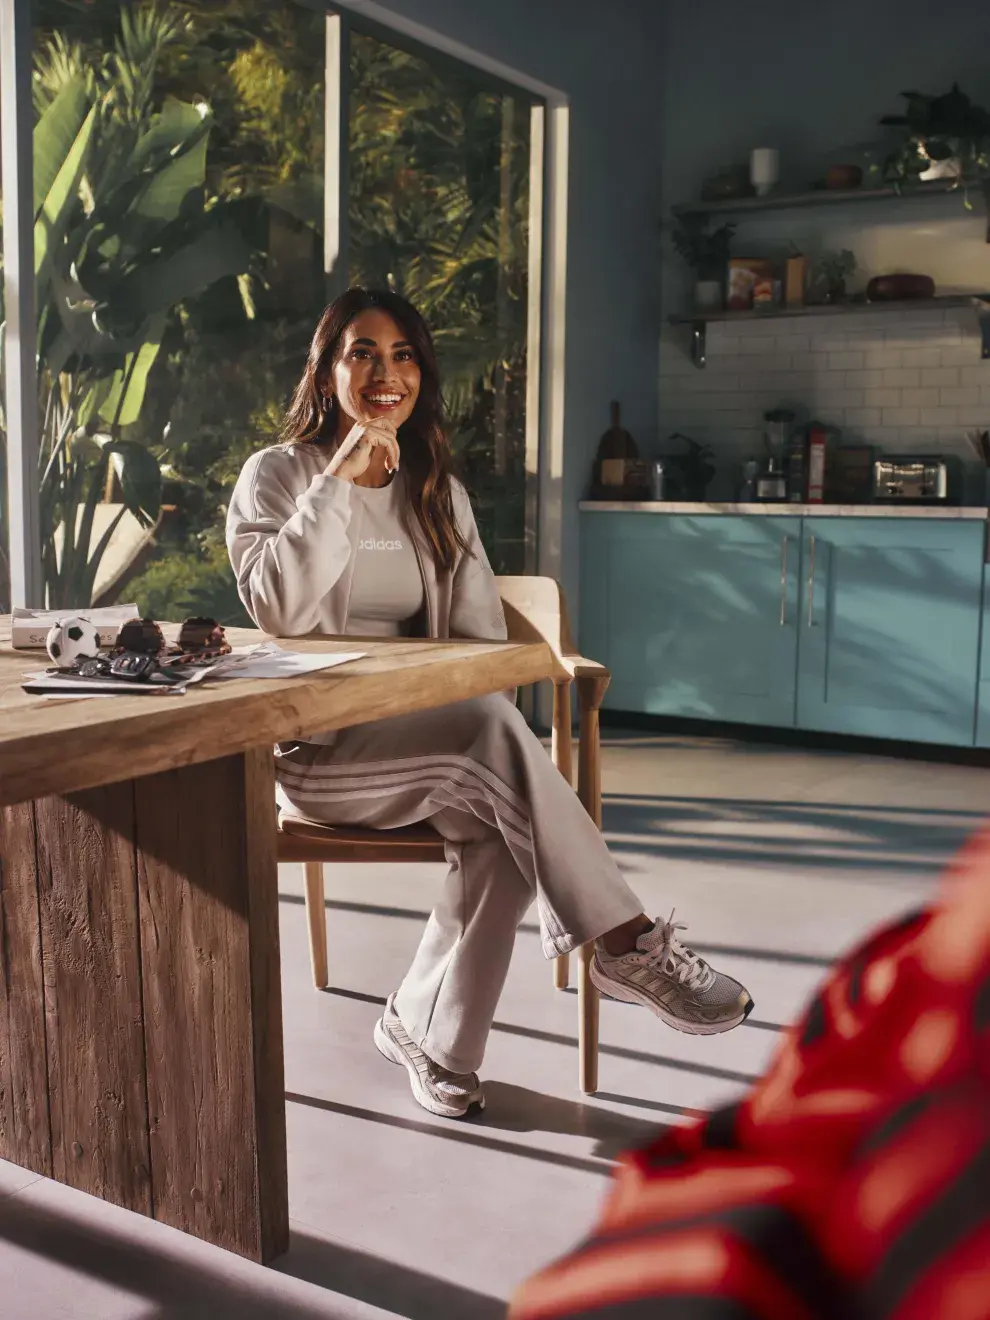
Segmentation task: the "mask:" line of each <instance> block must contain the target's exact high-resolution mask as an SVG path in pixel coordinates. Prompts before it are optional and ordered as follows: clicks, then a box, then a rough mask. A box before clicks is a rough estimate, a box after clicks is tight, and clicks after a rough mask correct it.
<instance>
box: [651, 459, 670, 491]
mask: <svg viewBox="0 0 990 1320" xmlns="http://www.w3.org/2000/svg"><path fill="white" fill-rule="evenodd" d="M666 489H667V468H666V465H665V464H664V461H663V459H662V458H655V459H654V460H653V462H652V463H651V464H650V499H651V500H656V501H660V500H663V499H666V498H667V496H666Z"/></svg>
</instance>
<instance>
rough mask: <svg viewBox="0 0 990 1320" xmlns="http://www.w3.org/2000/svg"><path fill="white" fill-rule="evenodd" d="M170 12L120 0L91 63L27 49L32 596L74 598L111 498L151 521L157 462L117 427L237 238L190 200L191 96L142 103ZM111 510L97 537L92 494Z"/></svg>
mask: <svg viewBox="0 0 990 1320" xmlns="http://www.w3.org/2000/svg"><path fill="white" fill-rule="evenodd" d="M184 29H185V20H184V19H182V18H181V17H179V16H178V15H177V14H176V13H175V12H174V11H160V10H158V9H156V8H154V7H151V6H149V7H144V8H141V9H135V10H130V11H129V10H122V11H121V13H120V27H119V33H118V36H117V39H116V41H115V44H114V47H113V49H112V50H111V51H110V52H109V53H108V54H106V56H105V57H104V58H103V59H102V60H101V61H100V62H99V63H97V64H95V66H94V64H93V63H92V62H90V61H89V60H88V59H87V57H86V56H85V54H84V52H83V50H82V48H81V47H80V46H79V45H73V44H72V43H71V42H69V41H67V40H66V39H65V38H63V37H59V36H56V37H55V38H53V39H52V40H51V41H49V42H48V43H47V44H46V45H45V46H44V47H43V48H42V49H41V50H40V51H39V53H38V55H37V57H36V77H35V81H34V90H35V102H36V107H37V109H38V111H39V113H40V117H39V119H38V121H37V124H36V126H35V130H34V193H35V215H36V222H35V231H34V248H35V282H36V291H37V303H38V374H39V394H40V398H39V416H40V422H41V439H40V460H41V476H40V482H41V527H42V536H43V547H42V559H43V570H44V579H45V588H46V596H47V600H48V603H49V604H50V605H53V606H59V605H78V604H86V603H89V601H90V599H91V596H92V591H93V584H94V581H95V578H96V574H97V572H98V569H99V566H100V562H101V560H102V558H103V556H104V554H105V553H106V550H107V547H108V546H109V544H110V541H111V539H112V537H113V534H114V532H115V531H116V529H117V527H118V525H119V523H120V521H121V519H122V518H123V517H124V514H125V512H126V511H129V512H131V513H132V514H133V515H134V516H136V517H137V518H138V519H139V520H141V521H142V522H143V523H145V524H146V525H153V524H154V523H155V522H156V520H157V519H158V517H159V513H160V508H161V493H162V479H161V473H160V466H159V462H158V460H157V459H156V458H155V457H154V456H153V455H152V454H151V453H150V452H149V450H148V448H147V447H146V446H145V445H142V444H140V443H138V442H137V440H136V439H134V438H133V432H134V430H135V428H136V425H137V423H138V422H139V419H140V417H141V413H142V408H143V404H144V399H145V393H146V390H147V384H148V377H149V372H150V371H151V369H152V367H153V365H154V363H155V361H156V359H157V357H158V354H159V351H160V348H161V345H162V342H163V337H164V335H165V332H166V327H167V322H168V317H169V313H170V312H171V311H172V310H173V309H174V308H176V307H177V306H178V305H179V304H181V303H182V301H183V300H184V299H187V298H190V297H193V296H194V295H196V294H198V293H199V292H201V291H202V290H203V289H205V288H207V287H209V286H210V285H212V284H213V283H215V282H216V281H217V280H219V279H222V278H223V277H224V276H233V275H238V274H242V273H243V272H244V271H246V270H247V268H248V264H249V260H250V251H249V249H248V247H247V245H246V243H245V241H244V239H243V237H242V234H241V232H240V229H239V227H238V225H237V224H236V222H235V220H234V217H233V215H232V214H231V208H230V207H229V206H228V207H224V206H219V205H214V206H212V207H207V206H206V205H204V196H203V183H204V177H205V168H206V150H207V143H208V139H209V134H210V128H211V117H210V113H209V110H208V107H207V106H206V105H205V104H204V103H202V102H199V103H189V102H182V101H179V100H177V99H167V100H166V101H165V102H164V104H162V105H161V106H160V108H156V107H155V104H154V101H153V90H154V82H155V71H156V68H157V64H158V61H159V59H160V57H161V52H162V51H163V49H165V48H166V47H167V46H168V44H169V43H171V42H174V41H176V40H177V39H180V38H181V36H182V34H183V32H184ZM114 490H116V491H118V492H119V497H120V501H121V508H120V509H119V511H118V512H117V514H116V516H115V517H114V519H113V521H111V523H110V524H109V526H108V527H107V528H106V530H105V531H104V532H103V534H102V535H101V536H100V537H99V539H98V540H96V541H95V542H94V535H93V528H94V519H95V514H96V508H97V505H98V504H99V503H100V502H101V501H103V500H104V499H105V498H106V497H107V495H108V494H110V493H111V492H113V491H114Z"/></svg>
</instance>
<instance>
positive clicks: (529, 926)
mask: <svg viewBox="0 0 990 1320" xmlns="http://www.w3.org/2000/svg"><path fill="white" fill-rule="evenodd" d="M278 901H279V902H280V903H288V904H291V905H293V906H295V907H302V905H303V904H304V903H305V901H306V900H305V899H304V898H303V896H302V894H283V893H280V894H279V896H278ZM324 906H325V907H326V908H327V910H328V911H330V912H354V913H358V914H360V915H361V916H366V917H391V918H394V919H396V920H399V921H421V922H426V921H427V920H428V919H429V915H430V914H429V912H427V911H425V910H422V911H421V910H420V909H418V908H400V907H384V906H382V905H381V904H378V903H358V902H354V901H346V900H344V899H337V898H328V899H327V900H326V901H325V903H324ZM519 930H520V932H521V933H522V934H523V935H539V934H540V928H539V926H536V925H534V924H533V923H532V922H529V921H524V922H523V923H522V924H521V925H520V927H519ZM691 948H693V949H694V951H695V953H701V954H705V955H708V954H725V953H727V954H731V955H732V956H733V957H736V958H753V959H755V960H756V961H757V962H776V963H787V964H788V965H794V966H796V967H823V968H825V967H831V966H832V963H833V962H834V961H835V960H834V959H833V958H823V957H821V956H820V955H819V954H815V953H791V952H790V951H789V950H787V949H751V948H748V947H746V946H745V945H739V944H695V943H694V941H693V940H692V942H691ZM569 989H570V992H571V993H576V992H575V989H574V987H573V986H571V987H569ZM376 1002H377V1001H376ZM381 1002H382V1003H384V1002H385V1001H384V1000H382V1001H381ZM754 1025H755V1024H754Z"/></svg>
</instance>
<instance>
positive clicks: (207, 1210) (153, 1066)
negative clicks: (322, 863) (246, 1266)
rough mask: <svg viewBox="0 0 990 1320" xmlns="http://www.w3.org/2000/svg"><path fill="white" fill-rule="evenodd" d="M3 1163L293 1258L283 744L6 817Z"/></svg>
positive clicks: (1, 823) (1, 911) (226, 1243)
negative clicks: (282, 899) (279, 766)
mask: <svg viewBox="0 0 990 1320" xmlns="http://www.w3.org/2000/svg"><path fill="white" fill-rule="evenodd" d="M0 937H2V938H0V951H2V958H0V1156H3V1157H4V1158H6V1159H9V1160H11V1161H13V1162H14V1163H16V1164H21V1165H24V1166H25V1167H27V1168H31V1169H35V1170H36V1171H37V1172H39V1173H47V1174H50V1175H51V1176H52V1177H54V1178H57V1179H59V1180H60V1181H62V1182H65V1183H68V1184H69V1185H71V1186H73V1187H78V1188H80V1189H81V1190H83V1191H87V1192H91V1193H92V1194H94V1195H96V1196H100V1197H103V1199H104V1200H108V1201H113V1202H115V1203H116V1204H118V1205H122V1206H125V1207H126V1208H127V1209H130V1210H136V1211H140V1212H141V1213H143V1214H149V1215H152V1216H153V1217H154V1218H155V1219H158V1220H161V1221H162V1222H163V1223H167V1224H171V1225H172V1226H173V1227H175V1228H180V1229H183V1230H185V1231H186V1232H188V1233H194V1234H195V1235H196V1236H198V1237H201V1238H204V1239H205V1240H206V1241H208V1242H212V1243H215V1244H216V1245H218V1246H222V1247H226V1248H228V1249H229V1250H231V1251H236V1252H238V1253H240V1254H241V1255H244V1256H247V1257H249V1258H251V1259H252V1260H258V1261H267V1260H271V1259H272V1258H273V1257H274V1256H277V1255H279V1254H281V1252H283V1251H285V1250H286V1248H287V1247H288V1196H287V1186H286V1183H287V1179H286V1149H285V1100H284V1069H283V1059H282V1017H281V992H280V984H279V955H278V886H277V866H276V859H275V806H274V782H273V765H272V756H271V753H270V751H269V750H268V749H267V748H265V749H259V750H257V751H251V752H248V753H246V754H244V755H240V756H229V757H223V758H221V759H219V760H215V761H209V762H205V763H203V764H201V765H196V766H187V767H185V768H183V769H180V770H173V771H168V772H166V773H164V774H160V775H152V776H148V777H146V778H142V779H138V780H132V781H128V782H125V783H121V784H114V785H110V786H108V787H105V788H98V789H90V790H87V791H86V792H82V793H74V794H71V795H69V796H67V797H51V798H44V799H39V800H38V801H36V802H33V803H25V804H23V805H20V806H16V807H8V808H3V809H2V811H0Z"/></svg>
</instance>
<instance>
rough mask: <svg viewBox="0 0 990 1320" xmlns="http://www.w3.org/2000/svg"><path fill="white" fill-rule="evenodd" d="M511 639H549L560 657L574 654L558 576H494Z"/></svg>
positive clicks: (512, 640)
mask: <svg viewBox="0 0 990 1320" xmlns="http://www.w3.org/2000/svg"><path fill="white" fill-rule="evenodd" d="M495 581H496V583H497V585H498V592H499V595H500V596H501V598H502V605H503V607H504V609H505V623H506V627H507V628H508V631H509V641H511V642H546V643H547V645H548V646H549V647H550V648H551V649H552V650H553V652H554V654H555V655H557V656H558V657H563V656H565V655H573V654H574V651H575V647H574V641H573V638H572V637H571V625H570V620H569V618H568V616H567V602H566V601H565V599H564V591H563V588H562V587H561V585H560V583H559V582H558V581H557V580H556V578H551V577H499V578H496V579H495Z"/></svg>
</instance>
